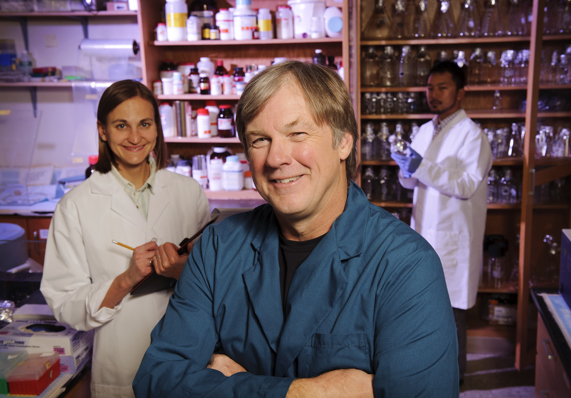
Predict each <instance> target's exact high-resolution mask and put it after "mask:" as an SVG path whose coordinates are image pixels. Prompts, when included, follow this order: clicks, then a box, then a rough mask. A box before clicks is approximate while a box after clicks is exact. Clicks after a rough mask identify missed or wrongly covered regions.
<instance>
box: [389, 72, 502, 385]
mask: <svg viewBox="0 0 571 398" xmlns="http://www.w3.org/2000/svg"><path fill="white" fill-rule="evenodd" d="M465 84H466V77H465V76H464V73H463V72H462V70H461V69H460V68H459V67H458V65H456V63H454V62H452V61H443V62H441V63H439V64H436V65H435V66H434V67H433V68H432V69H431V70H430V72H429V77H428V87H427V92H426V97H427V101H428V106H429V107H430V110H431V111H432V112H433V113H435V114H436V116H434V118H433V119H432V120H431V121H430V122H428V123H425V124H423V125H422V126H421V127H420V129H419V131H418V133H417V134H416V136H414V137H413V140H412V143H411V146H410V148H409V151H410V152H409V153H408V154H398V153H393V154H392V155H391V156H392V158H393V159H394V160H395V161H396V162H397V164H398V165H399V167H400V172H399V180H400V183H401V185H402V186H403V187H405V188H408V189H414V196H413V209H412V218H411V227H412V228H414V230H415V231H417V232H418V233H420V234H421V235H422V236H423V237H424V238H425V239H426V240H427V241H428V242H429V243H430V244H431V245H432V247H433V248H434V249H435V250H436V253H438V256H439V257H440V261H441V262H442V266H443V268H444V275H445V276H446V286H447V287H448V293H449V295H450V301H451V302H452V307H453V310H454V318H455V320H456V328H457V333H458V346H459V347H458V350H459V354H458V355H459V356H458V365H459V370H460V382H462V380H463V378H464V373H465V371H466V310H467V309H469V308H471V307H472V306H474V304H475V302H476V295H477V293H478V284H479V278H480V269H481V266H482V256H483V241H484V230H485V227H486V211H487V202H486V197H487V194H486V192H487V184H486V183H485V181H486V179H487V176H488V172H489V171H490V168H491V167H492V152H491V149H490V145H489V142H488V140H487V138H486V137H485V136H484V134H483V133H482V131H481V129H480V127H479V126H478V125H476V124H475V123H474V122H473V121H472V119H470V118H469V117H468V116H466V112H465V111H464V110H463V109H462V108H461V106H460V103H461V101H462V99H463V98H464V94H465V92H464V86H465Z"/></svg>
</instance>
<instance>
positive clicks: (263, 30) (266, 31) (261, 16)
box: [258, 8, 274, 40]
mask: <svg viewBox="0 0 571 398" xmlns="http://www.w3.org/2000/svg"><path fill="white" fill-rule="evenodd" d="M258 31H259V32H260V40H269V39H273V38H274V29H273V27H272V14H271V13H270V9H269V8H260V9H259V10H258Z"/></svg>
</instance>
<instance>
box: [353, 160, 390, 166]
mask: <svg viewBox="0 0 571 398" xmlns="http://www.w3.org/2000/svg"><path fill="white" fill-rule="evenodd" d="M396 165H397V162H395V161H394V160H362V161H361V166H396Z"/></svg>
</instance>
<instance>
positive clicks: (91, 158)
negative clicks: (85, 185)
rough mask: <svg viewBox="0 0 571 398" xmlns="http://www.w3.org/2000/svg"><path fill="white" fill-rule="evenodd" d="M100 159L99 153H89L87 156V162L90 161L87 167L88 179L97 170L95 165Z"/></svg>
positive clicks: (86, 175) (86, 176)
mask: <svg viewBox="0 0 571 398" xmlns="http://www.w3.org/2000/svg"><path fill="white" fill-rule="evenodd" d="M98 160H99V155H89V156H88V157H87V162H88V163H89V166H87V168H86V169H85V179H88V178H89V176H90V175H91V174H92V173H93V172H94V171H95V165H96V164H97V161H98Z"/></svg>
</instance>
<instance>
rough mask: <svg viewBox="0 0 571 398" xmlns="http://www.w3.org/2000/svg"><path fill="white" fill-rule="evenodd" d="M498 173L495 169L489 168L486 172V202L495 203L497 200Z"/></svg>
mask: <svg viewBox="0 0 571 398" xmlns="http://www.w3.org/2000/svg"><path fill="white" fill-rule="evenodd" d="M498 188H499V187H498V174H497V172H496V170H495V169H491V170H490V173H489V174H488V198H487V202H488V203H497V202H498V200H499V192H498Z"/></svg>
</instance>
